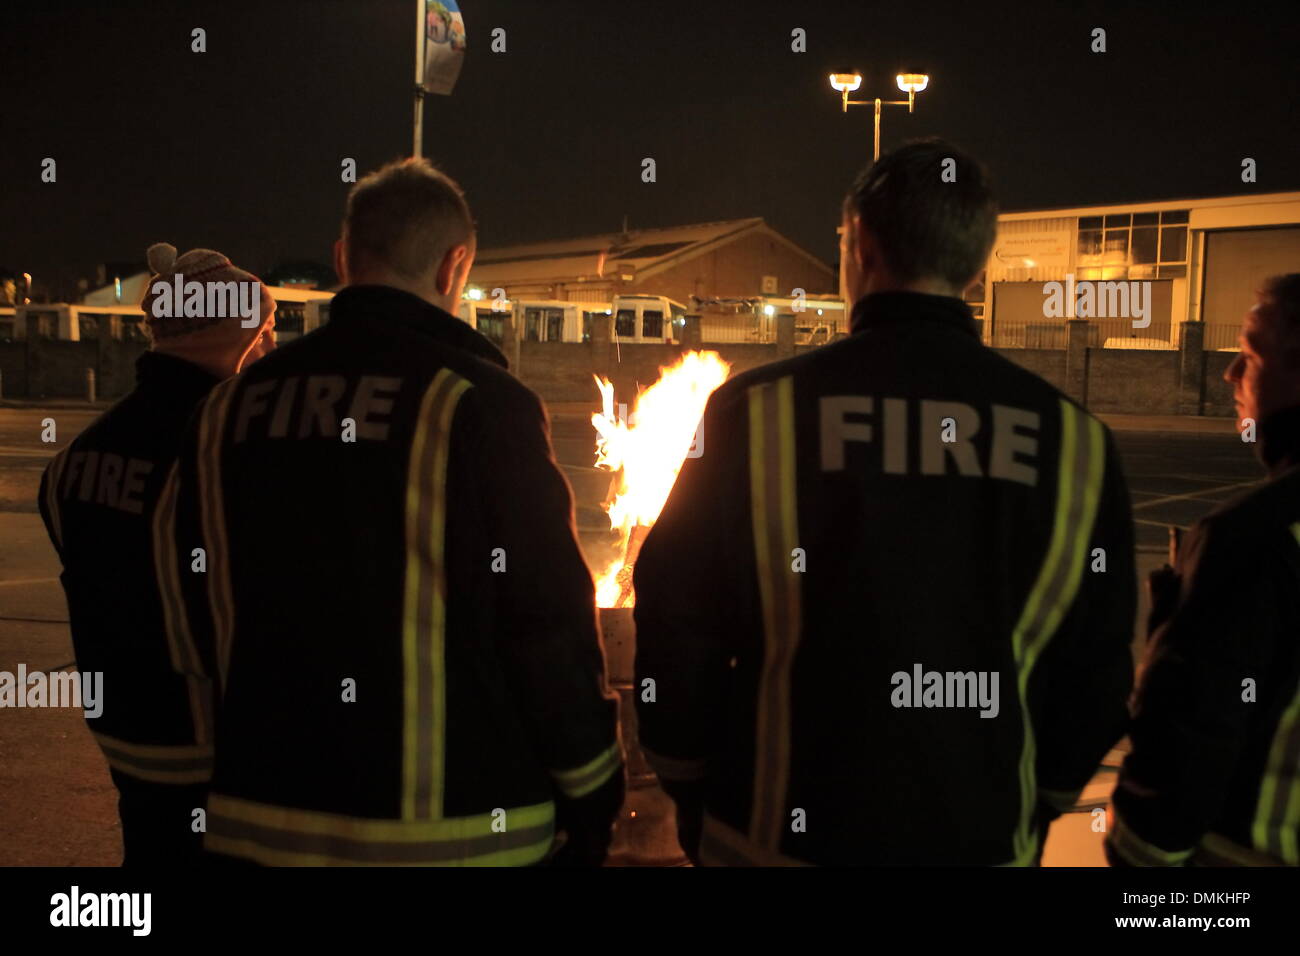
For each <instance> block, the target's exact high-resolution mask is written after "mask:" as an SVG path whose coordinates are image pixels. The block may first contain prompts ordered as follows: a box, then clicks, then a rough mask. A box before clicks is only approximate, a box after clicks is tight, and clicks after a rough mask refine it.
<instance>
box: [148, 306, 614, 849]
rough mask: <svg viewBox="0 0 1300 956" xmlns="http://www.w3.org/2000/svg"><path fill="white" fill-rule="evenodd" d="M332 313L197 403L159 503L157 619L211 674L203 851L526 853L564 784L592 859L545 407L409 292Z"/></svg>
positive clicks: (610, 807) (578, 633) (564, 533)
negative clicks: (162, 618) (169, 605)
mask: <svg viewBox="0 0 1300 956" xmlns="http://www.w3.org/2000/svg"><path fill="white" fill-rule="evenodd" d="M330 311H331V320H330V322H329V324H328V325H327V326H325V327H324V328H323V329H321V330H319V331H317V332H314V333H312V334H311V335H307V336H305V337H303V338H302V339H300V340H297V341H295V342H292V343H290V344H288V345H287V346H284V347H282V348H280V349H278V350H277V351H276V352H275V353H274V354H273V355H271V356H269V357H268V358H265V359H263V360H261V361H259V362H258V363H257V364H256V365H255V366H253V367H252V368H250V369H249V370H248V371H247V372H246V373H245V374H244V375H242V376H240V377H239V378H237V379H234V380H231V381H230V382H227V383H225V384H223V385H222V386H220V387H218V388H217V389H216V390H215V391H214V392H213V394H212V395H211V397H210V399H209V400H208V401H207V402H206V403H205V404H204V405H203V407H202V409H201V410H200V412H199V414H198V415H197V416H196V420H195V422H194V423H193V426H192V428H191V430H190V432H189V434H188V436H187V441H186V444H185V448H184V451H183V453H182V457H181V460H180V462H179V467H178V473H177V480H176V482H175V483H174V484H173V485H172V486H171V487H170V488H169V491H168V493H167V494H165V495H164V499H163V503H162V505H161V506H160V513H161V514H162V517H163V520H165V521H167V522H169V523H170V525H171V531H170V533H169V534H168V535H167V536H166V537H167V540H168V541H169V542H170V543H171V545H170V546H171V548H172V553H171V554H170V555H166V556H164V560H163V562H162V563H163V564H164V565H166V566H168V567H170V568H172V569H173V573H172V576H171V581H172V583H173V585H174V588H173V589H172V591H171V594H170V597H171V598H172V600H173V602H174V605H173V606H174V611H175V613H174V620H175V621H176V623H177V626H178V628H181V629H183V630H186V631H187V633H186V634H185V635H183V640H184V641H185V642H187V643H191V642H192V645H193V646H194V648H195V653H196V657H197V659H198V661H199V662H200V664H201V665H202V666H203V667H204V669H205V670H207V671H210V672H211V673H213V674H214V675H215V684H216V686H217V688H218V694H217V703H216V735H217V748H216V767H215V771H214V777H213V785H212V794H211V798H210V800H209V805H208V831H207V836H206V844H205V845H206V847H207V849H209V850H210V851H214V852H217V853H220V854H224V855H227V856H231V857H240V858H243V859H246V860H252V861H256V862H260V863H265V864H308V865H313V864H366V863H368V864H448V865H522V864H529V863H534V862H538V861H540V860H542V859H543V857H544V856H545V855H546V854H547V853H548V850H549V849H550V848H551V845H552V836H553V833H554V831H555V829H556V822H557V820H556V818H557V800H558V801H559V825H560V826H561V827H564V828H566V829H568V831H569V836H570V839H571V840H572V841H574V844H575V845H579V844H585V848H584V852H588V851H589V853H590V857H591V858H592V859H596V858H599V857H602V856H603V853H604V850H605V845H606V844H607V842H608V834H609V826H610V823H611V821H612V819H613V817H614V815H615V813H616V812H617V808H618V805H619V801H620V797H621V792H622V774H621V769H622V755H621V750H620V747H619V741H618V737H617V724H616V702H615V698H613V696H612V695H609V694H608V693H607V691H606V688H605V674H604V658H603V654H602V649H601V645H600V640H599V635H598V630H597V620H596V611H595V605H594V594H593V585H592V580H591V576H590V573H589V572H588V570H587V568H586V565H585V564H584V562H583V559H582V556H581V554H580V552H579V550H578V545H577V541H576V538H575V534H574V527H573V505H572V497H571V494H570V490H569V486H568V483H567V482H566V481H565V479H564V477H563V475H562V474H561V473H560V471H559V469H558V468H557V466H556V464H555V461H554V459H553V457H552V454H551V446H550V439H549V427H548V423H547V418H546V414H545V412H544V410H543V408H542V406H541V404H540V402H539V400H538V399H537V397H536V396H535V395H534V394H533V393H532V392H530V391H529V390H528V389H527V388H525V387H524V386H522V385H521V384H520V383H519V382H518V381H517V380H515V379H514V378H513V377H512V376H510V375H509V373H507V372H506V370H505V368H504V367H503V366H504V365H505V360H504V358H503V357H502V356H501V354H500V353H499V352H498V351H497V350H496V348H495V347H494V346H492V345H491V343H489V342H488V341H487V340H486V339H484V338H483V337H482V336H481V335H479V334H478V333H477V332H475V331H474V330H473V329H471V328H469V326H467V325H466V324H465V323H463V322H461V321H459V320H457V319H455V318H454V317H452V316H450V315H448V314H447V313H445V312H443V311H442V310H441V309H438V308H435V307H434V306H432V305H429V304H428V303H426V302H424V301H422V300H420V299H418V298H416V297H415V296H413V295H410V294H408V293H405V292H401V291H398V290H396V289H391V288H385V287H378V286H358V287H352V288H348V289H345V290H344V291H342V292H341V293H339V295H338V296H337V297H336V298H335V299H334V300H333V302H332V303H331V310H330ZM196 549H202V550H201V553H200V554H199V555H198V557H197V558H196V555H195V551H196ZM196 561H201V562H202V565H201V566H200V568H199V569H198V570H195V567H196ZM602 831H603V833H602Z"/></svg>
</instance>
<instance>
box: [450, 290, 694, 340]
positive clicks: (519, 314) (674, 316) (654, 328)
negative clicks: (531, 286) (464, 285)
mask: <svg viewBox="0 0 1300 956" xmlns="http://www.w3.org/2000/svg"><path fill="white" fill-rule="evenodd" d="M457 315H458V316H459V318H461V319H462V320H464V321H465V322H468V323H469V324H470V325H472V326H473V327H474V328H476V329H478V330H479V331H480V332H482V333H483V334H484V335H485V336H486V337H487V338H488V339H490V340H491V341H493V342H495V343H496V344H497V345H498V346H500V345H503V344H504V343H505V335H506V327H507V322H506V320H507V319H508V318H510V317H511V316H513V317H514V319H515V323H516V325H517V326H518V328H519V336H520V339H521V341H524V342H589V341H590V340H591V325H592V321H593V317H594V316H597V315H612V316H614V337H615V339H616V340H617V341H619V342H675V341H676V340H677V338H678V333H679V330H680V328H681V327H682V326H683V325H685V315H686V306H684V305H682V304H681V303H680V302H676V301H674V300H672V299H669V298H667V297H666V296H661V295H621V296H617V297H616V298H615V299H614V301H613V302H570V301H561V300H558V299H495V300H494V299H470V298H466V299H462V300H461V303H460V308H459V309H458V310H457Z"/></svg>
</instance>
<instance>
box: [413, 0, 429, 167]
mask: <svg viewBox="0 0 1300 956" xmlns="http://www.w3.org/2000/svg"><path fill="white" fill-rule="evenodd" d="M424 31H425V25H424V0H415V143H414V146H413V147H412V149H411V155H412V156H414V157H416V158H417V159H418V158H419V157H420V156H422V155H423V153H424V48H425V42H426V41H425V35H424Z"/></svg>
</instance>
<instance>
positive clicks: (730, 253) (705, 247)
mask: <svg viewBox="0 0 1300 956" xmlns="http://www.w3.org/2000/svg"><path fill="white" fill-rule="evenodd" d="M469 283H470V285H471V286H473V287H478V288H480V289H482V290H483V292H484V295H485V296H491V293H492V290H493V289H498V288H500V289H504V290H505V294H506V297H508V298H511V299H516V298H526V299H553V300H561V301H576V302H608V301H610V300H611V299H612V298H613V297H614V296H615V295H619V294H623V295H629V294H635V293H649V294H653V295H663V296H667V297H668V298H670V299H675V300H676V301H678V302H681V303H684V304H686V305H690V304H691V302H692V297H695V298H702V299H704V298H717V297H728V296H734V297H742V296H758V295H786V296H788V295H790V294H791V291H792V290H793V289H796V288H801V289H803V290H804V291H805V292H806V293H808V294H816V293H833V292H835V290H836V288H837V278H836V275H835V272H834V270H832V269H831V267H830V266H829V265H827V264H826V263H824V262H822V261H821V260H820V259H818V258H817V257H816V256H814V255H812V254H811V253H809V252H806V251H805V250H803V249H801V248H800V247H799V246H797V245H795V244H794V243H793V242H791V241H790V240H789V239H787V238H785V237H784V236H782V235H781V234H780V233H779V232H777V231H776V230H775V229H773V228H772V227H771V226H769V225H767V223H765V222H764V221H763V220H762V219H733V220H728V221H725V222H706V223H700V224H698V225H693V226H673V227H669V228H665V229H638V230H633V231H631V232H625V233H610V234H607V235H600V236H587V237H583V238H577V239H560V240H553V241H549V242H539V243H532V244H529V245H518V246H505V247H499V248H496V249H480V250H479V252H478V255H477V256H476V257H475V260H474V268H473V269H472V270H471V272H470V275H469Z"/></svg>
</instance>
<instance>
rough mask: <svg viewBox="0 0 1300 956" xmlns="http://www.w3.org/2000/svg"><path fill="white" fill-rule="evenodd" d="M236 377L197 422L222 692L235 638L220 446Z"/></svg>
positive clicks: (218, 391) (216, 391)
mask: <svg viewBox="0 0 1300 956" xmlns="http://www.w3.org/2000/svg"><path fill="white" fill-rule="evenodd" d="M238 382H239V379H238V378H232V379H228V380H227V381H225V382H222V383H221V384H220V385H218V386H217V387H216V388H214V389H213V390H212V393H211V394H210V395H209V396H208V399H207V401H206V402H205V403H204V405H203V412H202V415H201V416H200V419H199V443H198V454H197V457H198V476H199V509H200V515H201V518H202V524H203V543H204V546H205V547H206V549H207V579H208V581H207V583H208V605H209V608H208V609H209V611H210V613H211V614H212V630H213V635H214V638H215V641H214V643H215V645H216V657H217V672H218V674H219V675H220V689H221V692H222V693H223V694H224V693H225V688H226V683H227V680H228V678H229V676H230V650H231V645H232V644H233V643H234V635H235V598H234V594H233V593H232V591H231V587H230V554H229V551H228V546H227V540H226V506H225V492H224V489H223V487H222V482H221V451H222V448H221V445H222V442H223V441H224V440H225V434H226V416H227V415H228V414H229V412H230V403H231V400H232V399H233V398H234V394H235V387H236V385H237V384H238Z"/></svg>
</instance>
